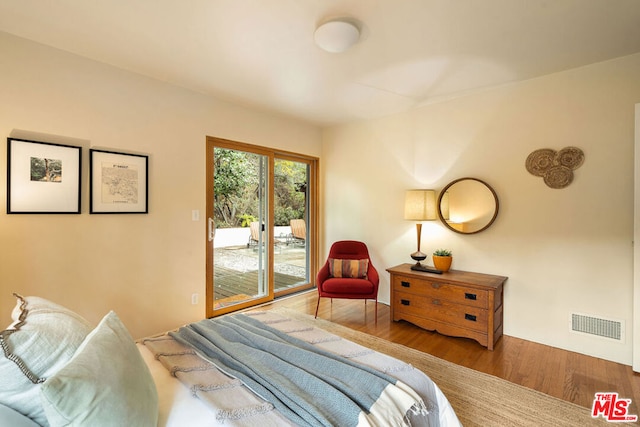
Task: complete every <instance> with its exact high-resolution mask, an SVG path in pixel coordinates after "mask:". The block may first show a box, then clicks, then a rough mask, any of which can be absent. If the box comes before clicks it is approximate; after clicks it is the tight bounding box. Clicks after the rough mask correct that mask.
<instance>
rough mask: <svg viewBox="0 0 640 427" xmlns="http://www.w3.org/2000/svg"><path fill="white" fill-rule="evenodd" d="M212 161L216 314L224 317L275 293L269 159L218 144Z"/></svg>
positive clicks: (214, 305) (214, 299) (214, 307)
mask: <svg viewBox="0 0 640 427" xmlns="http://www.w3.org/2000/svg"><path fill="white" fill-rule="evenodd" d="M213 157H214V177H213V221H212V222H213V224H211V226H212V227H214V228H215V231H214V232H212V233H211V235H212V236H213V281H212V287H213V311H214V312H219V313H220V314H221V313H222V312H228V311H233V310H234V309H237V308H240V307H239V306H248V305H251V304H253V303H255V302H262V300H264V299H265V298H269V296H270V295H272V294H273V293H272V292H270V291H269V265H270V262H269V254H270V253H271V250H270V245H269V239H270V236H269V233H268V232H267V230H268V224H269V223H270V221H269V216H268V212H269V206H268V205H269V204H268V200H269V196H268V194H269V193H268V182H269V179H268V178H269V157H268V156H265V155H262V154H258V153H252V152H248V151H241V150H237V149H229V148H223V147H218V146H216V147H214V150H213ZM210 221H211V220H210ZM211 235H210V237H211Z"/></svg>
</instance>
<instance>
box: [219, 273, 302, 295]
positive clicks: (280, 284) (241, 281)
mask: <svg viewBox="0 0 640 427" xmlns="http://www.w3.org/2000/svg"><path fill="white" fill-rule="evenodd" d="M273 276H274V282H275V283H274V285H275V291H276V292H278V291H280V290H283V289H287V288H290V287H291V286H295V285H300V284H304V283H305V282H306V280H304V279H302V278H300V277H296V276H290V275H288V274H282V273H274V274H273ZM213 284H214V286H215V297H216V300H219V299H224V298H230V297H234V296H236V295H248V296H250V297H253V296H255V295H257V294H258V271H257V270H254V271H247V272H241V271H237V270H233V269H231V268H226V267H220V266H218V267H215V268H214V278H213Z"/></svg>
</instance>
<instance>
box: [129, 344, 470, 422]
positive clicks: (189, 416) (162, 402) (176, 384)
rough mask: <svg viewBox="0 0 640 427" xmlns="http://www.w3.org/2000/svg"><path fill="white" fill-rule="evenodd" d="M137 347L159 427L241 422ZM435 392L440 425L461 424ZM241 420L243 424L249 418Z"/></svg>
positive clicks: (143, 349) (443, 399) (436, 388)
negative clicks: (152, 387)
mask: <svg viewBox="0 0 640 427" xmlns="http://www.w3.org/2000/svg"><path fill="white" fill-rule="evenodd" d="M345 341H346V340H345ZM138 347H139V350H140V353H141V355H142V357H143V359H144V361H145V362H146V363H147V365H148V366H149V370H150V371H151V375H152V376H153V379H154V381H155V383H156V388H157V390H158V400H159V411H160V413H159V417H158V426H159V427H163V426H167V427H182V426H190V427H209V426H218V425H224V426H230V425H242V423H238V424H234V422H233V421H230V420H226V421H225V422H224V423H221V422H219V421H217V420H216V412H217V411H216V410H217V409H224V408H213V407H211V405H210V404H209V403H207V404H205V403H204V402H203V401H201V400H199V399H198V398H195V397H193V396H192V395H191V392H190V391H189V389H188V388H187V387H186V386H185V385H183V384H182V383H181V382H180V381H179V380H178V379H177V378H175V377H173V376H171V374H170V373H169V371H168V370H167V369H166V368H165V367H164V366H163V365H162V363H161V362H159V361H157V360H156V359H155V358H154V356H153V354H152V352H151V351H150V350H149V349H148V348H146V347H145V346H144V345H142V344H138ZM393 360H395V359H393ZM435 391H436V398H437V404H438V407H439V410H440V425H441V426H443V427H448V426H460V422H459V421H458V418H457V417H456V415H455V413H454V411H453V408H452V407H451V404H450V403H449V402H448V400H447V399H446V397H445V396H444V394H443V393H442V391H441V390H440V389H439V388H438V387H437V385H435ZM244 421H245V424H246V422H248V421H249V420H244Z"/></svg>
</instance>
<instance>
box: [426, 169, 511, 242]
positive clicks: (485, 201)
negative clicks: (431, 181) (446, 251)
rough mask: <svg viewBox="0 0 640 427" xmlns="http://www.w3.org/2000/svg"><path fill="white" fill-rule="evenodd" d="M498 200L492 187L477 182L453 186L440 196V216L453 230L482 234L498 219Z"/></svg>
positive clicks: (462, 180) (458, 182) (463, 180)
mask: <svg viewBox="0 0 640 427" xmlns="http://www.w3.org/2000/svg"><path fill="white" fill-rule="evenodd" d="M498 206H499V204H498V196H497V194H496V192H495V191H494V190H493V188H491V186H490V185H489V184H487V183H486V182H484V181H481V180H479V179H477V178H460V179H456V180H455V181H452V182H450V183H449V184H448V185H447V186H446V187H444V189H443V190H442V191H441V192H440V195H439V196H438V216H439V217H440V221H442V223H443V224H444V225H445V226H446V227H447V228H448V229H450V230H452V231H455V232H456V233H461V234H474V233H479V232H481V231H483V230H486V229H487V228H489V226H490V225H491V224H493V221H495V220H496V217H497V216H498Z"/></svg>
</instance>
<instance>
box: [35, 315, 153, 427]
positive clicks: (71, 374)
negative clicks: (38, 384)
mask: <svg viewBox="0 0 640 427" xmlns="http://www.w3.org/2000/svg"><path fill="white" fill-rule="evenodd" d="M40 395H41V397H42V404H43V407H44V410H45V413H46V415H47V419H48V421H49V424H50V425H51V427H58V426H87V427H92V426H101V427H109V426H114V427H121V426H136V427H146V426H149V427H151V426H154V427H155V426H156V425H157V423H158V393H157V390H156V386H155V383H154V382H153V378H152V377H151V373H150V372H149V368H148V367H147V365H146V363H145V362H144V360H143V359H142V356H141V355H140V352H139V351H138V348H137V347H136V345H135V342H134V341H133V339H132V338H131V335H130V334H129V332H128V331H127V329H126V327H125V326H124V325H123V324H122V323H121V322H120V319H119V318H118V316H117V315H116V314H115V313H114V312H113V311H112V312H110V313H109V314H107V315H106V316H105V317H104V318H103V319H102V321H101V322H100V324H99V325H98V326H97V327H96V328H95V329H94V330H93V331H92V332H91V333H90V334H89V335H88V336H87V338H86V339H85V341H84V342H83V343H82V344H81V345H80V347H79V348H78V350H77V352H76V354H75V355H74V356H73V358H72V359H71V360H70V361H69V363H68V364H67V365H66V366H65V367H63V368H62V369H60V370H59V371H58V372H57V373H56V374H55V375H53V376H51V377H49V378H48V379H47V380H46V381H45V382H44V384H42V388H41V390H40Z"/></svg>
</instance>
